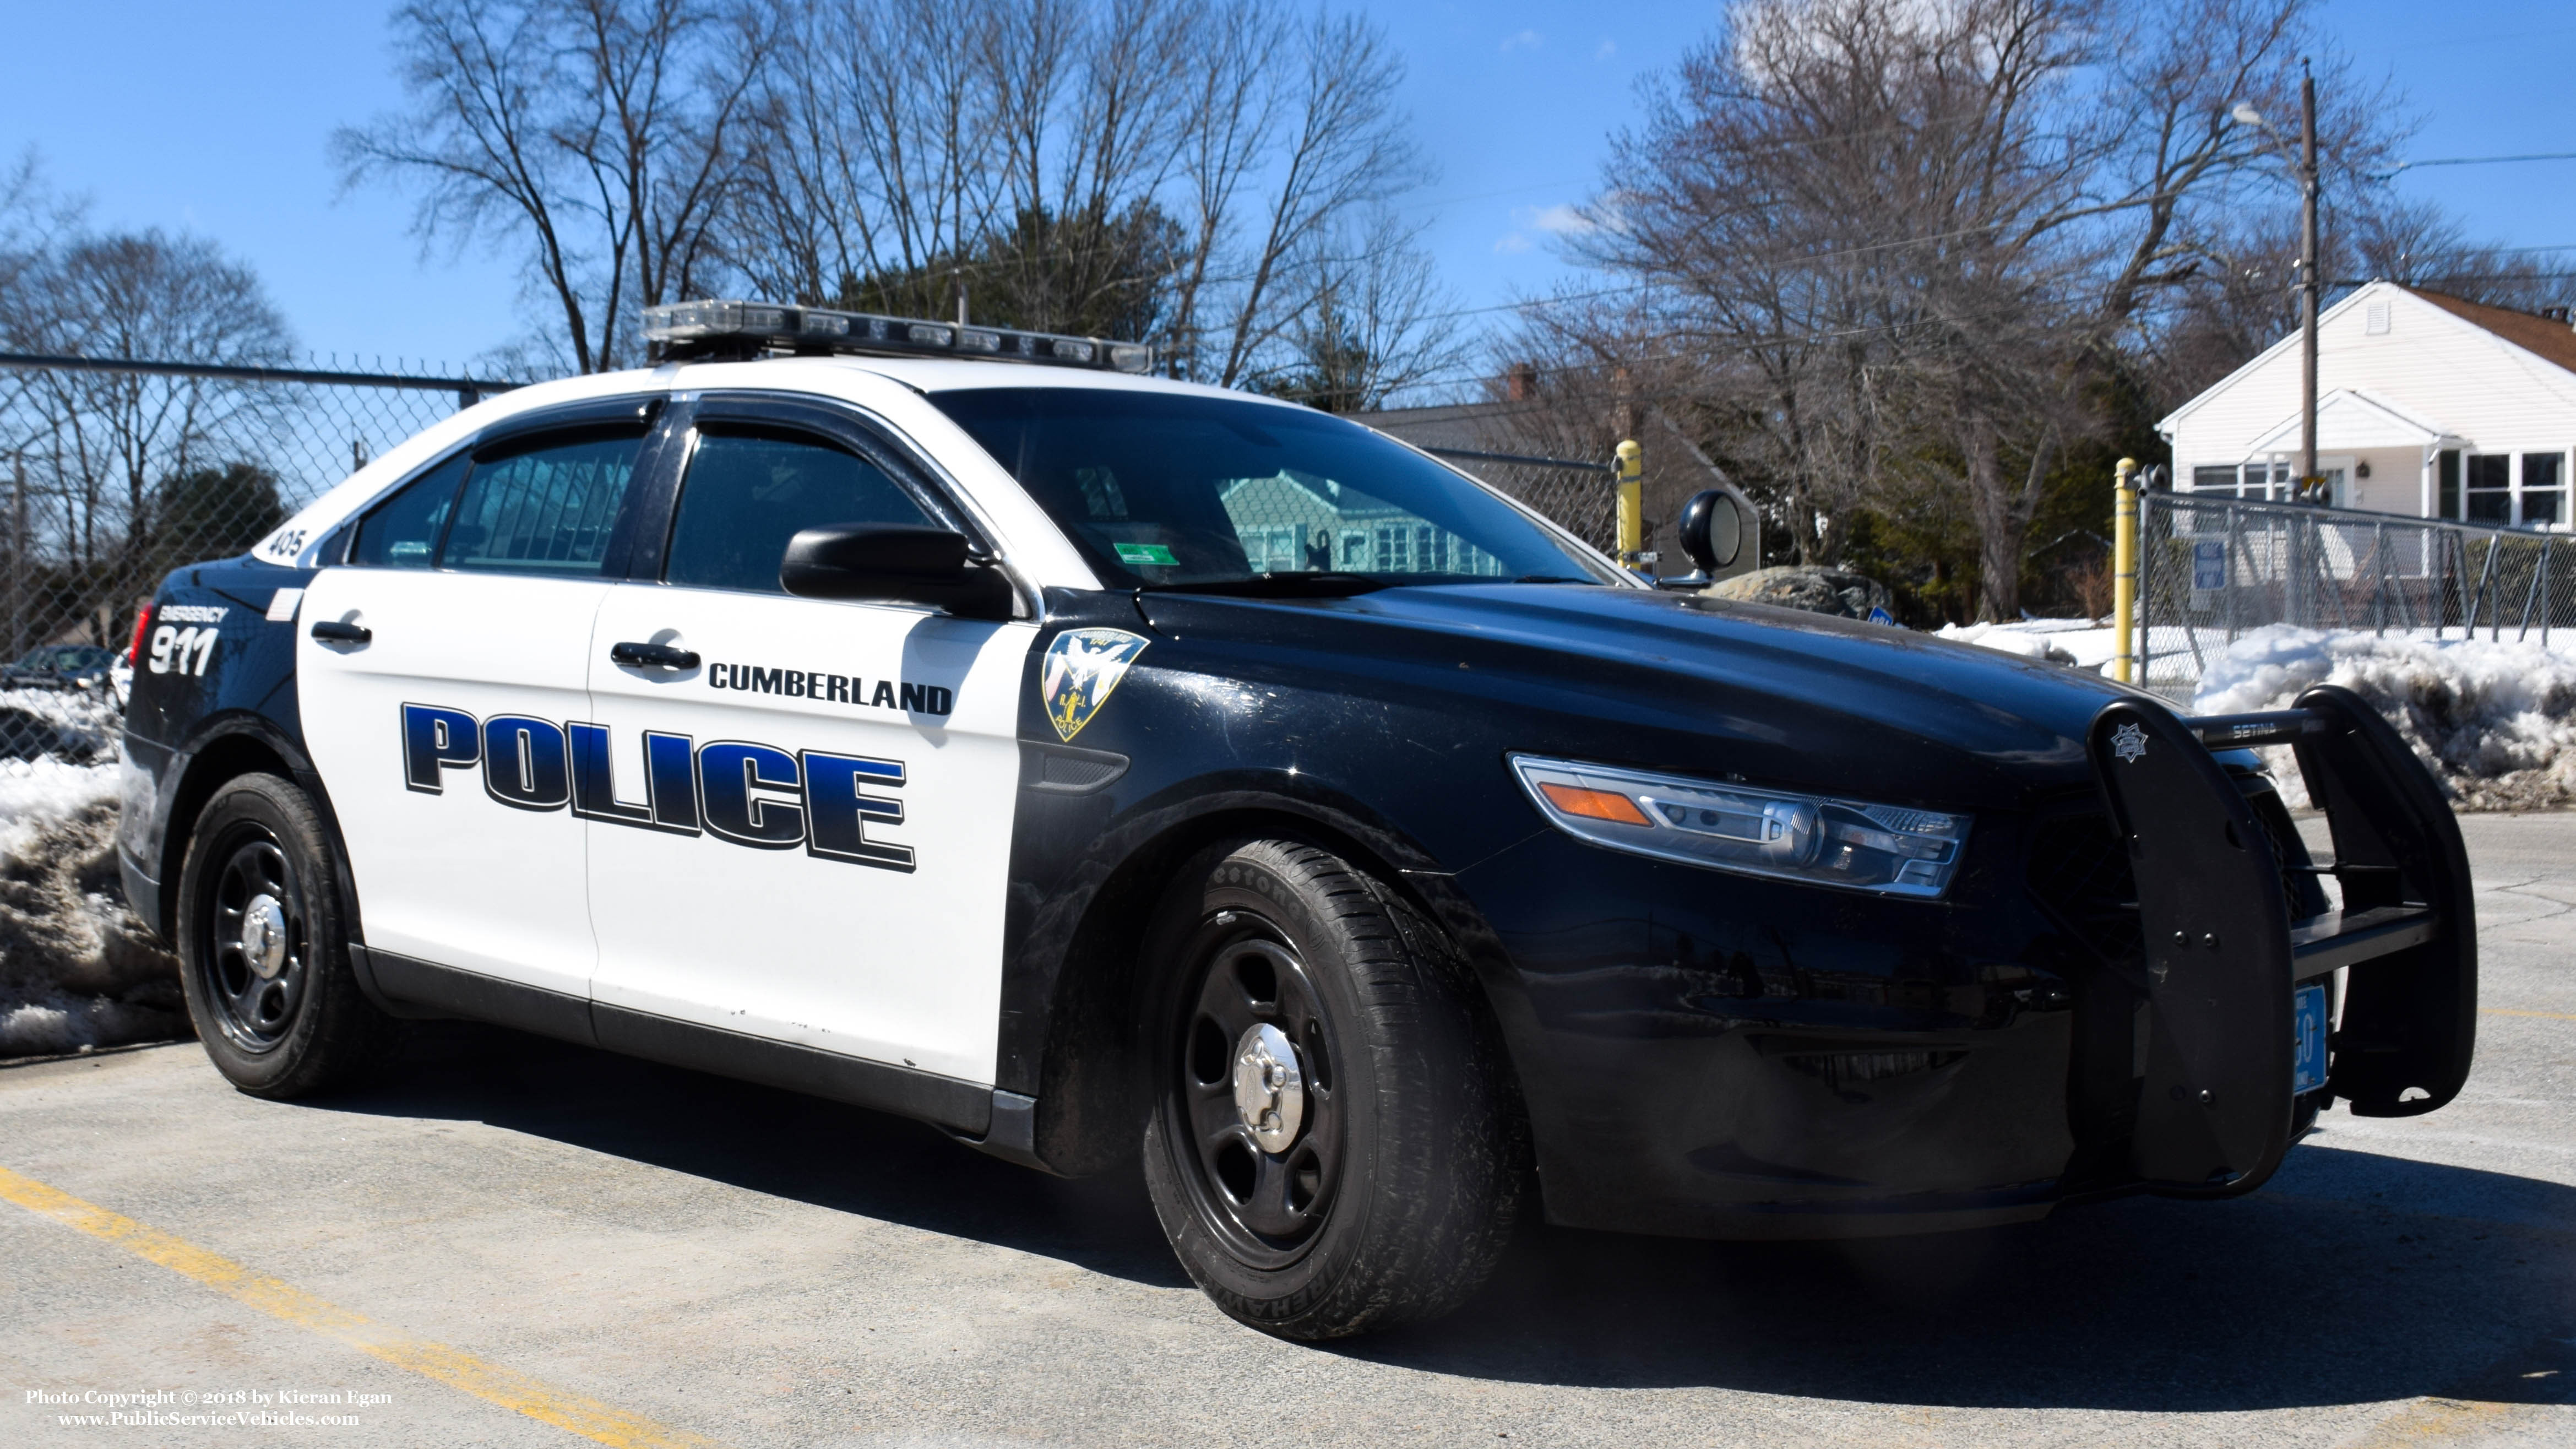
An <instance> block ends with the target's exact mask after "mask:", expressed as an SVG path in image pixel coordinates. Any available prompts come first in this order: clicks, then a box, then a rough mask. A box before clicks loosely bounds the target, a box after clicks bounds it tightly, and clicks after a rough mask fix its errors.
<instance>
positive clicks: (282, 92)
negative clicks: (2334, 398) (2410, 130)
mask: <svg viewBox="0 0 2576 1449" xmlns="http://www.w3.org/2000/svg"><path fill="white" fill-rule="evenodd" d="M387 8H389V7H386V6H381V5H377V4H373V3H367V0H340V3H328V4H326V3H310V0H306V3H292V0H280V3H266V4H252V3H227V4H220V5H209V4H206V3H204V0H193V3H116V0H91V3H84V4H54V5H41V6H39V5H26V6H23V7H21V8H19V9H18V10H17V13H16V15H15V18H13V20H12V22H11V32H12V34H11V40H12V45H11V50H12V52H13V54H14V55H15V56H16V57H18V58H19V59H18V63H17V64H16V65H14V66H12V67H11V71H12V74H11V76H10V83H9V84H8V85H7V86H6V87H0V151H5V152H7V153H14V152H16V151H17V150H19V149H20V148H22V147H24V146H27V145H29V144H31V143H32V144H33V145H34V146H36V147H37V148H38V150H39V151H40V152H41V153H42V155H43V156H44V158H45V161H46V163H47V166H48V169H49V171H50V173H51V175H52V177H53V179H54V181H55V182H56V183H57V184H58V185H59V186H61V187H62V188H64V189H65V190H69V191H76V192H83V193H86V194H88V196H89V197H90V198H91V200H92V203H93V217H94V219H95V220H96V221H97V222H98V223H100V224H102V225H107V226H119V227H122V226H132V227H142V226H162V227H167V228H172V229H183V228H184V229H189V230H194V231H197V232H200V233H203V234H205V235H207V236H210V237H212V238H214V239H216V240H217V241H219V242H221V243H222V244H223V245H224V246H225V247H227V248H228V249H230V250H231V251H232V252H233V253H234V254H236V255H237V256H240V257H242V258H244V259H246V260H248V261H249V262H251V263H252V264H253V265H255V266H256V267H257V268H258V269H259V271H260V274H261V275H262V277H263V278H265V280H266V282H267V284H268V287H269V289H270V292H271V294H272V295H273V296H274V298H275V299H276V301H277V303H278V304H279V306H280V307H281V308H282V309H283V310H284V312H285V313H286V315H287V318H288V320H289V321H290V322H291V323H292V324H293V325H294V327H295V329H296V333H297V335H298V337H299V338H300V339H301V340H302V342H303V344H304V345H305V346H306V347H308V348H310V349H312V350H313V351H314V352H315V353H317V354H320V355H323V356H326V357H327V356H329V355H330V354H333V353H335V352H336V353H337V354H338V355H339V356H340V358H341V360H342V361H344V362H346V361H349V360H350V359H351V358H352V357H353V356H355V357H357V358H360V359H363V360H365V361H367V362H369V363H372V361H373V359H374V358H375V357H377V356H379V355H381V356H382V357H383V358H384V359H385V361H386V362H387V363H388V364H390V363H391V362H392V361H393V360H394V359H395V358H396V357H404V358H411V359H420V358H427V359H432V360H445V361H448V362H450V363H458V362H462V361H463V360H465V359H468V358H471V357H473V356H475V355H476V354H478V353H481V352H483V351H484V350H485V349H487V348H490V347H492V346H494V345H496V344H499V343H502V342H504V341H507V340H509V339H510V338H511V337H512V336H513V335H515V334H517V333H518V332H520V331H521V330H523V329H522V324H521V321H520V319H519V318H518V317H517V316H516V315H515V312H516V309H517V308H518V307H519V305H520V303H519V300H518V294H517V287H516V284H515V278H514V273H513V270H512V268H511V267H510V266H509V265H508V263H507V262H506V261H504V260H501V259H498V258H495V257H492V256H489V255H487V254H484V253H483V252H481V251H479V250H478V251H468V252H466V253H465V254H463V255H462V256H458V255H456V254H454V253H453V252H452V250H450V249H447V248H445V247H443V246H442V248H441V249H440V250H438V251H436V252H433V253H431V254H429V255H427V256H426V257H425V256H424V255H423V253H422V249H421V246H420V243H419V242H418V240H417V239H415V238H414V237H412V236H411V235H410V234H409V229H408V228H409V223H410V215H411V213H410V207H409V203H408V202H407V201H406V200H404V199H403V198H401V197H399V196H396V195H393V194H391V193H387V192H383V191H368V192H363V193H360V194H357V195H354V196H346V197H344V196H341V195H340V194H339V191H338V187H337V185H336V182H335V180H334V177H333V174H332V172H331V169H330V166H329V163H328V160H327V157H326V155H325V143H326V140H327V138H328V136H329V134H330V131H331V128H332V127H333V126H334V125H337V124H340V123H342V122H348V121H358V120H363V119H365V118H366V117H368V116H369V115H371V114H373V113H375V112H377V111H379V110H382V109H384V108H386V107H388V106H390V105H392V104H393V103H394V102H395V101H396V100H397V90H396V86H395V83H394V80H393V77H392V74H391V70H390V65H389V61H388V55H387V49H386V30H385V24H384V16H385V13H386V10H387ZM1365 8H1366V9H1367V11H1368V13H1370V14H1371V15H1373V16H1374V17H1376V18H1377V19H1379V20H1380V21H1381V22H1383V23H1384V24H1385V26H1386V28H1387V31H1388V34H1389V38H1390V39H1391V40H1392V41H1393V43H1394V44H1395V46H1396V48H1397V49H1398V50H1399V51H1401V52H1402V53H1403V55H1404V57H1405V59H1406V62H1407V65H1408V67H1409V69H1410V72H1411V79H1410V83H1409V86H1408V94H1407V96H1406V98H1405V99H1406V101H1407V104H1408V105H1409V107H1410V109H1411V111H1412V113H1413V117H1414V123H1415V127H1416V132H1417V135H1418V137H1419V139H1420V141H1421V143H1422V145H1423V147H1424V149H1425V150H1426V151H1427V152H1428V153H1429V155H1430V157H1431V159H1432V161H1433V162H1434V164H1435V165H1436V166H1437V167H1438V170H1439V179H1438V180H1436V181H1434V182H1433V183H1432V184H1430V185H1429V186H1426V187H1424V188H1423V189H1422V190H1421V191H1420V192H1419V193H1417V194H1416V195H1415V196H1413V197H1411V198H1409V199H1408V201H1407V203H1406V205H1407V210H1408V213H1409V214H1411V215H1413V216H1416V217H1419V218H1421V219H1423V220H1425V221H1427V222H1428V223H1429V228H1428V231H1427V233H1426V240H1427V241H1428V243H1429V245H1430V246H1431V248H1432V249H1433V251H1434V253H1435V254H1436V256H1437V258H1438V260H1439V263H1440V270H1441V274H1442V276H1443V279H1444V280H1445V282H1446V283H1447V285H1448V286H1449V287H1450V288H1451V289H1452V290H1453V291H1454V292H1455V293H1456V295H1457V298H1458V301H1459V303H1460V305H1462V306H1485V305H1490V304H1493V303H1499V302H1506V301H1509V300H1512V299H1513V298H1515V297H1518V296H1524V295H1528V294H1531V293H1535V292H1540V291H1543V290H1545V289H1546V288H1547V287H1548V286H1549V285H1550V284H1551V283H1553V282H1555V281H1557V280H1559V279H1561V278H1563V277H1565V276H1566V275H1567V270H1566V268H1565V267H1564V264H1563V263H1562V262H1561V261H1560V260H1559V259H1558V257H1557V255H1556V253H1555V250H1554V248H1553V245H1552V239H1551V234H1550V232H1549V230H1548V224H1549V220H1550V218H1551V216H1552V215H1559V214H1561V212H1559V211H1558V210H1557V209H1559V208H1563V207H1565V206H1567V205H1568V204H1570V203H1573V202H1578V201H1580V200H1581V199H1583V197H1584V196H1585V195H1587V194H1588V193H1589V192H1590V191H1591V190H1592V189H1593V188H1594V187H1595V185H1596V184H1597V183H1598V180H1599V177H1600V174H1601V164H1602V160H1603V158H1604V155H1605V152H1606V140H1607V137H1608V134H1609V133H1610V131H1611V130H1612V129H1614V128H1615V127H1618V126H1620V125H1623V124H1627V123H1629V122H1631V121H1633V120H1634V118H1635V116H1636V114H1637V105H1636V93H1635V86H1636V82H1637V81H1638V79H1639V78H1640V77H1641V76H1643V75H1645V74H1647V73H1649V72H1651V71H1653V70H1656V69H1658V68H1661V67H1664V66H1667V65H1669V64H1670V63H1671V61H1672V59H1673V57H1674V56H1675V55H1676V54H1677V53H1678V52H1679V51H1680V50H1681V49H1682V48H1683V47H1684V46H1686V45H1688V44H1690V43H1691V42H1693V41H1695V40H1697V39H1699V38H1700V37H1702V36H1703V35H1705V34H1706V33H1707V31H1708V29H1709V27H1710V25H1711V23H1712V21H1713V19H1714V16H1715V15H1716V12H1717V7H1716V6H1715V5H1714V4H1713V3H1708V0H1689V3H1680V0H1624V3H1621V4H1618V5H1601V4H1597V3H1594V4H1578V3H1562V0H1500V3H1495V0H1487V3H1472V4H1471V3H1451V0H1420V3H1377V4H1371V5H1368V6H1366V7H1365ZM2321 16H2322V20H2323V23H2324V25H2325V27H2326V28H2327V29H2328V30H2330V31H2331V32H2332V33H2333V34H2334V35H2335V36H2336V37H2337V39H2338V40H2339V42H2340V43H2341V44H2342V45H2343V46H2344V47H2345V48H2346V49H2348V50H2349V51H2351V52H2352V53H2353V54H2354V55H2355V56H2356V57H2357V59H2358V60H2359V61H2360V63H2361V66H2362V68H2363V69H2364V70H2365V71H2366V72H2369V73H2373V74H2383V73H2384V74H2388V75H2392V76H2394V77H2395V78H2396V79H2397V81H2398V82H2399V83H2400V84H2401V85H2402V86H2403V87H2404V88H2405V89H2406V91H2407V93H2408V98H2409V102H2410V104H2411V106H2412V107H2413V109H2414V110H2415V111H2416V112H2417V113H2419V114H2420V115H2421V116H2422V118H2423V121H2424V125H2423V128H2422V130H2421V131H2420V132H2419V133H2418V137H2417V140H2416V142H2415V144H2414V145H2413V147H2412V148H2411V150H2412V154H2413V155H2415V156H2417V157H2447V156H2484V155H2494V154H2500V153H2508V152H2524V151H2576V107H2571V106H2570V105H2569V104H2568V102H2567V100H2566V87H2565V82H2564V79H2563V71H2564V63H2563V59H2562V58H2563V57H2564V55H2565V54H2566V53H2567V52H2568V50H2569V47H2570V43H2571V42H2576V11H2571V10H2569V9H2568V8H2567V6H2566V4H2565V3H2564V0H2482V3H2481V0H2470V3H2457V4H2450V5H2445V6H2440V7H2432V6H2427V5H2424V4H2423V3H2422V0H2412V3H2408V0H2328V3H2327V4H2326V5H2325V6H2324V8H2323V10H2322V12H2321ZM2427 16H2433V17H2437V18H2435V19H2431V20H2428V19H2427ZM30 58H33V59H30ZM2400 184H2401V187H2402V189H2403V190H2404V191H2405V192H2406V193H2407V194H2409V195H2415V196H2423V197H2429V198H2434V199H2437V200H2440V201H2442V202H2443V203H2445V204H2447V205H2449V206H2451V207H2453V208H2454V209H2456V210H2458V211H2459V212H2461V213H2463V214H2464V215H2465V216H2466V217H2467V218H2468V220H2469V223H2470V227H2471V230H2472V232H2473V233H2474V234H2477V235H2479V236H2482V237H2485V238H2487V239H2490V240H2494V241H2497V242H2500V243H2503V244H2506V245H2512V246H2550V245H2557V244H2576V162H2544V163H2536V164H2529V165H2520V166H2483V167H2466V166H2463V167H2446V168H2438V169H2427V170H2424V171H2420V172H2413V173H2409V174H2407V175H2406V176H2404V177H2403V178H2401V182H2400ZM2566 257H2567V259H2568V261H2569V264H2570V267H2571V269H2576V250H2571V251H2569V252H2568V253H2566Z"/></svg>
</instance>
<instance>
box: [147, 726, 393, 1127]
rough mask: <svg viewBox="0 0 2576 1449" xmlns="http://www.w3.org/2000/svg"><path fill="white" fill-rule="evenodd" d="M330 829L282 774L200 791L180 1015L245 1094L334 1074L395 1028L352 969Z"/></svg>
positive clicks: (185, 887)
mask: <svg viewBox="0 0 2576 1449" xmlns="http://www.w3.org/2000/svg"><path fill="white" fill-rule="evenodd" d="M329 841H330V837H329V836H328V834H327V833H326V832H325V831H324V830H323V828H322V820H321V816H320V814H319V812H317V811H316V810H315V809H314V808H313V802H312V801H311V800H309V799H307V798H305V794H304V792H303V791H302V790H299V789H297V788H296V787H295V785H294V784H293V783H292V782H290V781H287V780H283V779H280V778H279V777H277V776H275V775H243V776H240V777H239V778H237V779H233V780H230V781H227V782H226V783H225V784H224V785H223V786H221V787H220V788H218V789H217V790H216V791H215V794H214V797H213V798H212V799H210V800H208V801H207V802H206V808H205V810H204V811H203V812H202V813H200V814H199V815H198V817H197V824H196V829H195V831H194V833H193V834H192V835H191V836H190V838H189V841H188V858H187V862H186V864H184V865H183V866H181V867H180V872H179V962H180V975H181V981H182V984H183V986H184V987H185V989H186V992H187V997H188V1017H189V1020H190V1021H192V1022H193V1023H194V1024H195V1025H196V1028H197V1039H198V1040H199V1041H200V1042H202V1043H203V1044H204V1045H205V1048H206V1055H207V1056H208V1057H211V1058H212V1059H213V1060H214V1064H215V1068H216V1070H218V1071H220V1072H222V1073H223V1074H224V1076H225V1077H226V1078H227V1079H228V1080H230V1081H231V1082H232V1084H233V1085H234V1086H236V1087H239V1088H240V1089H241V1090H243V1091H245V1092H248V1093H250V1094H251V1095H253V1096H256V1097H280V1098H283V1097H300V1096H305V1095H307V1094H310V1093H314V1092H321V1091H327V1090H329V1089H331V1088H334V1087H339V1086H345V1085H347V1084H348V1083H350V1082H352V1081H354V1080H356V1079H357V1078H358V1077H359V1076H361V1075H362V1074H363V1073H364V1072H365V1071H366V1070H367V1069H368V1068H369V1067H370V1066H372V1065H373V1064H374V1063H375V1062H376V1061H377V1060H378V1059H380V1058H381V1057H382V1055H383V1048H384V1046H385V1045H386V1043H387V1042H388V1040H389V1039H390V1037H391V1036H392V1034H393V1032H394V1030H395V1027H394V1023H393V1022H392V1020H391V1019H390V1018H388V1017H386V1016H385V1015H384V1014H383V1013H382V1012H380V1011H378V1010H377V1009H376V1008H375V1006H374V1004H373V1003H371V1002H369V1001H368V1000H367V999H366V997H365V996H364V995H363V994H361V993H360V991H359V989H358V981H357V977H356V976H355V975H354V974H353V973H352V972H351V970H350V968H349V952H348V945H347V939H348V938H347V934H346V933H347V926H346V924H345V921H346V917H345V915H344V914H343V912H342V910H341V905H340V891H339V886H338V882H337V878H336V875H335V873H334V872H333V870H332V868H331V856H330V848H331V847H330V843H329Z"/></svg>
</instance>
